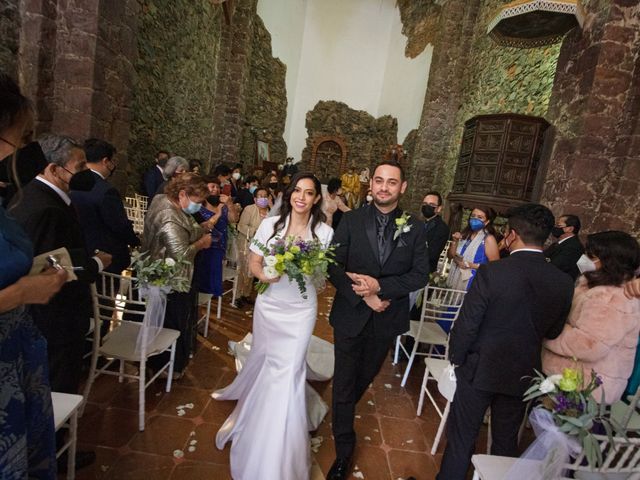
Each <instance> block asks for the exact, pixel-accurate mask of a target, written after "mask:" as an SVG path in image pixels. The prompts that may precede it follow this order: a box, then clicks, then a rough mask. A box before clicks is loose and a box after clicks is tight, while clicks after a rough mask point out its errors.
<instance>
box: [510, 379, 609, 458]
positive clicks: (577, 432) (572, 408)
mask: <svg viewBox="0 0 640 480" xmlns="http://www.w3.org/2000/svg"><path fill="white" fill-rule="evenodd" d="M584 380H585V379H584V374H583V372H582V370H579V369H578V368H565V369H564V370H563V372H562V375H550V376H548V377H547V376H545V375H544V374H542V373H540V372H538V371H537V370H536V376H535V377H533V379H532V381H531V387H530V388H529V389H528V390H527V391H526V392H525V394H524V399H523V400H524V401H525V402H528V401H529V400H534V399H537V400H538V402H539V404H538V405H537V408H544V409H545V410H547V411H549V412H550V413H551V416H552V417H553V420H554V422H555V424H556V426H557V427H558V429H559V430H560V431H561V432H563V433H565V434H566V435H569V436H573V437H575V438H577V440H578V441H579V442H580V444H581V445H582V448H583V451H584V453H585V457H586V458H587V461H588V462H589V466H590V467H591V468H597V467H599V466H601V465H602V451H601V450H600V447H599V445H598V441H597V439H596V438H595V437H594V434H602V433H606V434H607V436H608V437H609V440H610V441H611V442H612V438H613V434H614V431H615V432H616V433H618V432H620V431H621V430H622V429H621V427H620V425H618V424H617V423H616V422H615V420H613V419H611V418H609V416H608V415H607V412H606V404H605V403H604V393H603V394H602V398H601V401H600V404H598V402H597V401H596V399H595V398H594V396H593V392H594V390H596V389H597V388H598V387H599V386H600V385H602V379H601V378H600V377H599V376H598V375H597V374H596V372H595V371H593V370H591V380H590V381H589V383H587V384H586V385H585V381H584Z"/></svg>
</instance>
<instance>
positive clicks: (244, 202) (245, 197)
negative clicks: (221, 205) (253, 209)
mask: <svg viewBox="0 0 640 480" xmlns="http://www.w3.org/2000/svg"><path fill="white" fill-rule="evenodd" d="M236 203H239V204H240V206H241V207H242V208H245V207H248V206H249V205H253V203H254V202H253V193H251V192H250V191H249V190H248V189H246V188H241V189H240V190H238V195H237V196H236Z"/></svg>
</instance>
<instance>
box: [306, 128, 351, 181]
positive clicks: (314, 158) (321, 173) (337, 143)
mask: <svg viewBox="0 0 640 480" xmlns="http://www.w3.org/2000/svg"><path fill="white" fill-rule="evenodd" d="M346 164H347V149H346V146H345V143H344V141H343V140H342V139H341V138H338V137H320V138H317V139H316V140H315V142H314V146H313V151H312V153H311V170H312V171H313V173H315V175H316V176H317V177H318V178H319V179H320V181H321V182H323V183H326V182H327V181H328V180H329V179H330V178H332V177H337V178H340V176H341V175H342V174H343V173H344V172H345V171H346V167H347V165H346Z"/></svg>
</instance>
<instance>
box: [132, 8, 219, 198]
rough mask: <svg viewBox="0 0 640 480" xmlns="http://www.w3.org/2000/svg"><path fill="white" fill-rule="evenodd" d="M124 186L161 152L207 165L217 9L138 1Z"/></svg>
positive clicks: (214, 90) (133, 182)
mask: <svg viewBox="0 0 640 480" xmlns="http://www.w3.org/2000/svg"><path fill="white" fill-rule="evenodd" d="M140 1H141V4H142V7H141V11H140V18H139V24H138V37H137V39H138V55H139V57H138V59H137V61H136V64H135V69H136V73H137V80H136V84H135V87H134V100H133V106H132V111H133V119H132V123H131V143H130V147H129V165H130V167H129V172H130V174H131V175H132V176H133V177H134V178H132V179H131V180H130V182H129V183H130V184H131V185H134V186H136V185H137V182H136V178H139V175H140V173H141V172H142V171H144V170H145V169H147V168H148V167H149V165H151V164H152V163H153V158H154V155H155V152H156V151H157V150H158V149H166V150H170V151H171V152H174V153H176V154H178V155H181V156H183V157H186V158H199V159H203V160H205V162H207V161H208V160H209V158H210V154H211V151H212V149H213V145H214V143H215V142H216V139H215V138H213V136H212V115H213V110H214V99H215V92H216V85H217V82H216V74H217V68H218V65H217V61H218V57H219V50H220V39H221V32H222V29H223V23H224V19H223V11H222V8H220V7H219V6H215V5H213V3H212V2H192V1H191V0H140Z"/></svg>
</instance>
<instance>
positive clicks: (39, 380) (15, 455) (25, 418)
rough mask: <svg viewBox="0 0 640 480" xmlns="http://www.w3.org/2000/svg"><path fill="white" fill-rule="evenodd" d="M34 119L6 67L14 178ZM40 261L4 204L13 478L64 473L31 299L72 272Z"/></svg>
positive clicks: (8, 148)
mask: <svg viewBox="0 0 640 480" xmlns="http://www.w3.org/2000/svg"><path fill="white" fill-rule="evenodd" d="M32 121H33V117H32V110H31V105H30V103H29V101H28V100H27V99H26V98H25V97H24V96H22V94H21V93H20V90H19V88H18V86H17V85H16V83H15V82H14V81H13V80H12V79H11V78H10V77H8V76H7V75H5V74H4V73H2V72H0V158H5V157H7V156H10V155H13V156H14V158H13V161H14V163H13V170H14V177H16V175H15V173H16V170H17V169H19V165H18V164H16V161H18V162H19V159H16V158H15V156H16V150H17V149H18V148H20V146H21V145H22V143H23V140H24V137H25V135H24V134H25V132H27V131H28V130H29V129H30V126H31V123H32ZM18 195H19V193H18ZM32 260H33V257H32V246H31V242H30V241H29V239H28V237H27V235H26V233H25V232H24V231H23V230H22V228H21V227H20V226H19V225H18V224H17V223H16V222H15V221H14V220H13V219H11V217H10V216H9V215H8V214H7V212H6V211H5V210H4V208H3V207H1V206H0V412H1V413H0V475H1V476H2V478H3V479H5V480H14V479H16V480H18V479H20V480H22V479H24V478H37V479H54V478H55V475H56V455H55V432H54V425H53V407H52V405H51V389H50V387H49V369H48V364H47V342H46V340H45V339H44V337H43V336H42V334H41V333H40V332H39V331H38V329H37V328H36V326H35V325H34V323H33V321H32V320H31V317H30V316H29V314H28V312H27V310H26V307H25V305H27V304H43V303H47V302H48V301H49V299H50V298H51V297H52V296H53V295H55V293H56V292H58V291H59V290H60V288H61V287H62V285H63V284H64V282H65V280H66V278H67V274H66V272H65V271H64V270H60V271H55V270H50V271H47V272H42V273H40V274H37V275H31V276H27V274H28V273H29V270H30V269H31V263H32Z"/></svg>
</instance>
